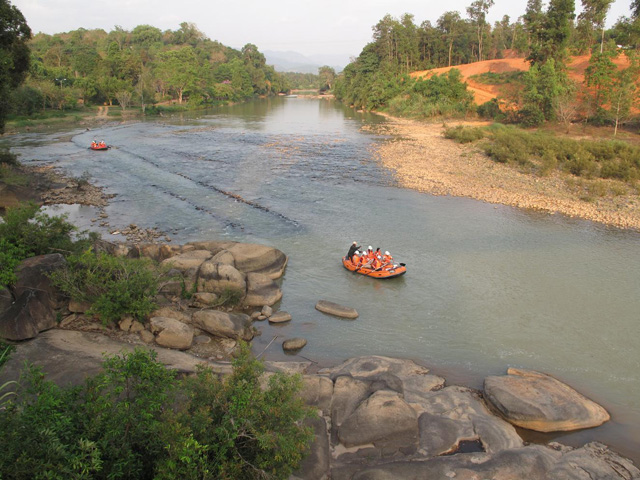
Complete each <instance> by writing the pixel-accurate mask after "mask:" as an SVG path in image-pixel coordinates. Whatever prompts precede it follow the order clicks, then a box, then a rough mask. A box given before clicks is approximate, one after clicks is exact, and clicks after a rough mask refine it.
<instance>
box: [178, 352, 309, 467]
mask: <svg viewBox="0 0 640 480" xmlns="http://www.w3.org/2000/svg"><path fill="white" fill-rule="evenodd" d="M233 367H234V369H233V374H232V375H230V376H228V377H226V378H224V379H223V380H222V381H220V380H219V379H218V376H217V375H216V374H215V373H214V372H213V371H211V370H209V369H201V370H200V371H199V373H198V375H197V376H196V377H193V378H188V379H186V380H185V384H184V389H185V391H186V392H188V398H189V401H188V402H187V404H186V405H185V407H184V408H183V409H181V412H180V416H179V418H180V419H181V421H182V422H183V423H184V424H186V425H189V426H190V429H191V431H192V432H193V436H194V438H195V439H196V440H197V442H199V444H201V445H208V446H209V449H208V450H207V452H206V456H207V458H208V463H209V465H212V466H214V468H215V471H214V475H215V478H224V479H257V478H263V477H266V476H269V477H272V478H281V479H285V478H288V477H289V475H290V474H291V472H292V470H293V469H294V468H296V467H297V466H298V465H299V463H300V461H301V460H302V459H303V456H304V454H305V452H306V450H307V445H308V444H309V442H310V441H311V439H312V437H313V435H312V432H311V430H310V429H309V428H306V427H302V426H301V425H300V422H301V421H302V420H303V419H304V418H306V417H309V416H311V411H310V409H309V408H308V407H305V406H304V404H303V402H302V400H301V399H300V398H299V397H297V396H296V392H298V391H299V390H300V388H301V379H300V377H299V376H297V375H296V376H286V375H282V374H279V373H277V374H274V375H272V376H271V377H270V378H269V383H268V386H267V387H266V389H263V388H261V386H260V376H261V374H262V373H263V370H264V367H263V365H262V364H261V363H260V362H259V361H257V360H256V359H254V358H252V357H251V354H250V351H249V348H248V346H247V345H243V346H242V348H241V349H240V353H239V354H238V356H237V358H236V359H235V360H234V362H233Z"/></svg>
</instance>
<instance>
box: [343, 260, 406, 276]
mask: <svg viewBox="0 0 640 480" xmlns="http://www.w3.org/2000/svg"><path fill="white" fill-rule="evenodd" d="M342 265H343V266H344V268H346V269H347V270H349V271H351V272H356V273H359V274H361V275H366V276H367V277H373V278H395V277H399V276H400V275H404V274H405V273H407V267H406V266H405V264H404V263H394V264H389V265H385V266H383V267H382V268H380V269H379V270H374V269H373V268H368V267H367V268H360V267H359V266H358V265H354V264H353V262H351V260H349V259H348V258H347V257H343V258H342Z"/></svg>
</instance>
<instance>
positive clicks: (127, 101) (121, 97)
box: [116, 90, 132, 111]
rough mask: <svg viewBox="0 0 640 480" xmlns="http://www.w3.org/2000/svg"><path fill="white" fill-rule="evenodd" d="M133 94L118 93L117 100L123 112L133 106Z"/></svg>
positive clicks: (121, 91) (128, 92) (127, 92)
mask: <svg viewBox="0 0 640 480" xmlns="http://www.w3.org/2000/svg"><path fill="white" fill-rule="evenodd" d="M131 97H132V95H131V92H130V91H129V90H120V91H119V92H116V100H118V103H119V104H120V106H121V107H122V110H123V111H124V110H126V109H127V107H128V106H129V105H131Z"/></svg>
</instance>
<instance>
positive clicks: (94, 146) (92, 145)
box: [91, 140, 98, 148]
mask: <svg viewBox="0 0 640 480" xmlns="http://www.w3.org/2000/svg"><path fill="white" fill-rule="evenodd" d="M97 146H98V144H97V143H96V141H95V140H94V141H93V142H91V148H96V147H97Z"/></svg>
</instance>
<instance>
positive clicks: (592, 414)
mask: <svg viewBox="0 0 640 480" xmlns="http://www.w3.org/2000/svg"><path fill="white" fill-rule="evenodd" d="M484 394H485V398H486V399H487V400H488V401H489V403H490V404H491V406H492V407H493V408H495V409H496V410H497V411H498V412H499V413H500V415H502V417H504V418H505V420H507V421H508V422H509V423H512V424H513V425H516V426H518V427H522V428H528V429H529V430H535V431H537V432H558V431H571V430H578V429H581V428H590V427H597V426H598V425H602V424H603V423H604V422H606V421H608V420H609V413H608V412H607V411H606V410H605V409H604V408H602V407H601V406H600V405H598V404H597V403H595V402H593V401H591V400H589V399H588V398H586V397H584V396H583V395H581V394H580V393H578V392H576V391H575V390H574V389H573V388H571V387H570V386H568V385H566V384H564V383H562V382H560V381H559V380H556V379H555V378H553V377H550V376H549V375H545V374H544V373H539V372H535V371H533V370H521V369H517V368H510V369H508V370H507V375H503V376H491V377H487V378H486V379H485V381H484Z"/></svg>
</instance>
